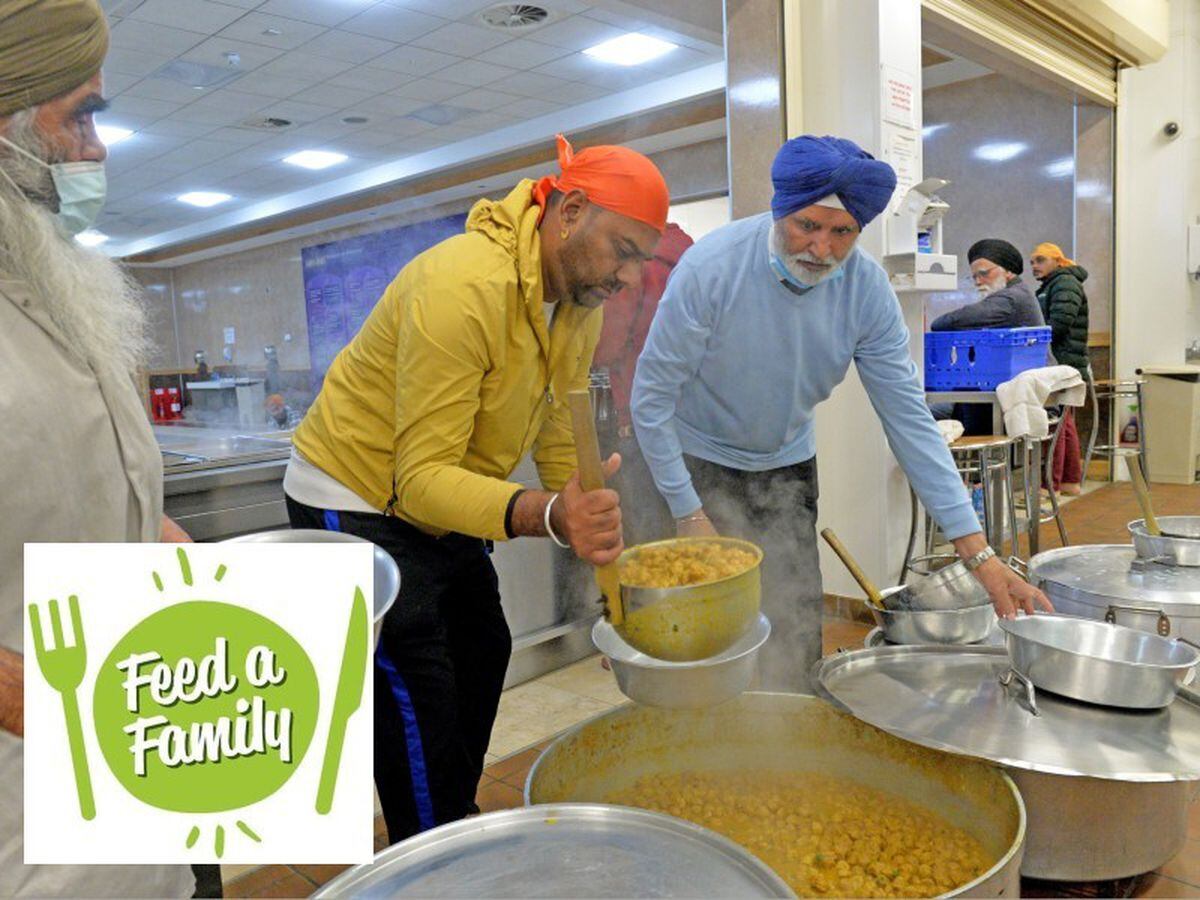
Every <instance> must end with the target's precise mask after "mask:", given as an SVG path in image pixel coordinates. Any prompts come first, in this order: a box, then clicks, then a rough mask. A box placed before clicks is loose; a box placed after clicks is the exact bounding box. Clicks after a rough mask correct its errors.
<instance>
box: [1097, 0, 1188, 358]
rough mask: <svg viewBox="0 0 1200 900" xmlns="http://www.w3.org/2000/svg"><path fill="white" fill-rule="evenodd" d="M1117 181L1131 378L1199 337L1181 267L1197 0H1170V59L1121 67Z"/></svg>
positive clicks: (1123, 347)
mask: <svg viewBox="0 0 1200 900" xmlns="http://www.w3.org/2000/svg"><path fill="white" fill-rule="evenodd" d="M1172 121H1173V122H1177V123H1178V124H1179V126H1180V132H1179V134H1178V136H1177V137H1175V138H1173V139H1172V138H1169V137H1167V136H1166V135H1165V134H1164V133H1163V126H1164V125H1165V124H1166V123H1167V122H1172ZM1116 185H1117V187H1116V190H1117V196H1116V270H1117V273H1116V279H1117V281H1116V311H1115V313H1116V322H1115V328H1114V339H1115V371H1114V375H1115V376H1117V377H1127V376H1130V375H1132V374H1133V372H1134V369H1136V368H1137V367H1138V366H1144V365H1175V364H1179V363H1182V362H1183V361H1184V355H1185V347H1186V345H1187V344H1188V343H1189V342H1190V341H1191V340H1194V339H1196V338H1200V285H1198V284H1197V282H1195V281H1193V280H1191V279H1189V277H1188V274H1187V271H1186V262H1187V255H1186V254H1187V238H1186V225H1187V224H1188V223H1189V222H1191V223H1194V222H1196V221H1197V218H1196V217H1197V215H1200V0H1171V43H1170V47H1169V49H1168V51H1167V54H1166V56H1164V57H1163V58H1162V60H1160V61H1159V62H1157V63H1153V64H1151V65H1148V66H1144V67H1142V68H1140V69H1126V70H1124V71H1123V72H1122V73H1121V83H1120V105H1119V107H1118V110H1117V175H1116Z"/></svg>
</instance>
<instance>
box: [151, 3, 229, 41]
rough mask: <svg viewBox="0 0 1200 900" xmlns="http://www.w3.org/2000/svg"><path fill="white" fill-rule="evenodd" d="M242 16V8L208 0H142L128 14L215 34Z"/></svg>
mask: <svg viewBox="0 0 1200 900" xmlns="http://www.w3.org/2000/svg"><path fill="white" fill-rule="evenodd" d="M243 15H245V11H244V10H241V9H238V8H237V7H234V6H226V5H225V4H224V3H212V2H210V0H145V2H144V3H142V5H141V6H139V7H138V8H137V9H135V10H134V11H133V12H132V13H130V15H129V17H130V18H131V19H140V20H141V21H143V22H154V23H156V24H158V25H171V26H175V27H177V28H186V29H187V30H188V31H198V32H200V33H202V34H216V33H217V32H218V31H220V30H221V29H222V28H224V27H225V26H226V25H228V24H230V23H231V22H233V21H234V20H235V19H238V18H240V17H241V16H243Z"/></svg>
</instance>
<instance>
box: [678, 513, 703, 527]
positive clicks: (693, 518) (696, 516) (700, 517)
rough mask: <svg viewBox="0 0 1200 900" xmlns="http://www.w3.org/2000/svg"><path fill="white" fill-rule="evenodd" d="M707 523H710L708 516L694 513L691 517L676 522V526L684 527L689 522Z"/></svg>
mask: <svg viewBox="0 0 1200 900" xmlns="http://www.w3.org/2000/svg"><path fill="white" fill-rule="evenodd" d="M706 521H708V516H706V515H705V514H704V513H702V512H698V513H692V514H691V515H690V516H684V517H683V518H682V519H676V520H675V522H676V524H678V525H684V524H686V523H688V522H706Z"/></svg>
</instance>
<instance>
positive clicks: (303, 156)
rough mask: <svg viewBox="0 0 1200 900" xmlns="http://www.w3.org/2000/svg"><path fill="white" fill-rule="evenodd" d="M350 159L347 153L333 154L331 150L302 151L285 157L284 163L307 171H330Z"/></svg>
mask: <svg viewBox="0 0 1200 900" xmlns="http://www.w3.org/2000/svg"><path fill="white" fill-rule="evenodd" d="M347 159H349V157H347V156H346V154H345V153H333V152H331V151H329V150H301V151H300V152H299V153H293V154H292V155H291V156H285V157H284V158H283V161H284V162H285V163H289V164H291V165H293V166H301V167H302V168H305V169H328V168H329V167H330V166H336V165H337V164H338V163H344V162H345V161H346V160H347Z"/></svg>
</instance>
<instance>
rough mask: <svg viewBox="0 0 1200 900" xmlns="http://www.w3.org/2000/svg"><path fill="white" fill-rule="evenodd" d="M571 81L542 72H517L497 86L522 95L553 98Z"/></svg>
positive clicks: (567, 86) (569, 84) (570, 83)
mask: <svg viewBox="0 0 1200 900" xmlns="http://www.w3.org/2000/svg"><path fill="white" fill-rule="evenodd" d="M572 83H573V82H570V81H564V80H563V79H561V78H555V77H554V76H553V75H546V74H543V73H542V72H517V73H516V74H515V75H509V76H508V77H507V78H505V79H504V83H503V84H499V85H497V87H500V88H503V89H504V90H505V91H508V92H509V93H512V94H518V95H520V96H522V97H547V98H553V97H554V96H556V94H557V92H559V91H562V90H564V89H566V88H569V87H570V86H571V85H572Z"/></svg>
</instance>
